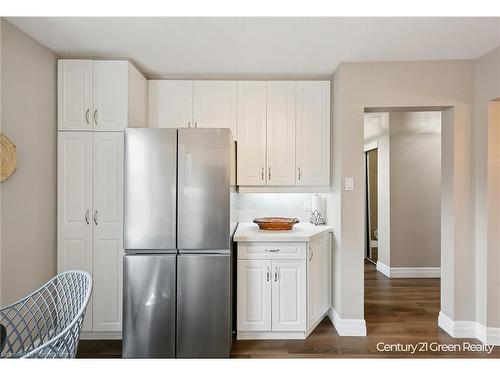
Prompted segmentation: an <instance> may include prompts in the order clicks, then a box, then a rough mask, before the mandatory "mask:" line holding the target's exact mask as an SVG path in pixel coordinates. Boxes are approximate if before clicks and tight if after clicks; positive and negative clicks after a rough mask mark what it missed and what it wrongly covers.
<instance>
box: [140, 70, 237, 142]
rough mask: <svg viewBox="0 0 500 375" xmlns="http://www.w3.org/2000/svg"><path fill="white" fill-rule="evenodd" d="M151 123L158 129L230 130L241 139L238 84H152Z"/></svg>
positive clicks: (150, 93)
mask: <svg viewBox="0 0 500 375" xmlns="http://www.w3.org/2000/svg"><path fill="white" fill-rule="evenodd" d="M149 123H150V126H151V127H158V128H182V127H188V128H229V129H231V132H232V133H233V138H234V139H236V137H237V129H236V123H237V83H236V81H181V80H179V81H175V80H151V81H149Z"/></svg>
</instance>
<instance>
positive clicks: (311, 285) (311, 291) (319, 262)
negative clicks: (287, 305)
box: [307, 235, 331, 328]
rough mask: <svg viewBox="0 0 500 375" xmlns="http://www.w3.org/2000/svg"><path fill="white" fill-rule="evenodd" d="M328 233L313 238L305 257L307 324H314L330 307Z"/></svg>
mask: <svg viewBox="0 0 500 375" xmlns="http://www.w3.org/2000/svg"><path fill="white" fill-rule="evenodd" d="M329 254H330V252H329V235H326V236H322V237H321V238H320V239H317V240H313V241H311V242H310V243H309V246H308V255H307V256H308V258H307V306H308V313H307V326H308V328H309V327H311V326H312V325H313V324H315V323H316V322H317V321H318V320H319V319H320V318H321V317H322V316H323V314H324V313H325V312H327V311H328V309H329V307H330V267H331V263H330V256H329Z"/></svg>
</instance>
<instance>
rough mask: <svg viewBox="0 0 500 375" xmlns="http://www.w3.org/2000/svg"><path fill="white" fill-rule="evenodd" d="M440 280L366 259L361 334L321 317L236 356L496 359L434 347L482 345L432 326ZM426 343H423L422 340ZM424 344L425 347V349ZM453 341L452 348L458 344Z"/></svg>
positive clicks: (106, 354)
mask: <svg viewBox="0 0 500 375" xmlns="http://www.w3.org/2000/svg"><path fill="white" fill-rule="evenodd" d="M439 290H440V285H439V279H389V278H387V277H385V276H384V275H382V274H380V273H379V272H377V271H376V270H375V266H374V265H373V264H371V263H369V262H367V263H366V264H365V320H366V324H367V333H368V335H367V336H366V337H346V336H344V337H341V336H339V335H338V334H337V331H336V330H335V328H334V327H333V325H332V324H331V322H330V320H329V319H328V318H325V319H324V320H323V321H322V322H321V323H320V324H319V326H318V327H317V328H316V329H315V330H314V332H313V333H312V334H311V335H310V336H309V337H308V338H307V339H306V340H259V341H253V340H252V341H237V340H234V342H233V350H232V357H235V358H346V357H350V358H380V357H390V358H413V357H415V358H432V357H447V358H472V357H474V358H478V357H479V358H500V347H495V349H494V350H493V351H492V353H491V354H487V353H485V352H472V351H463V350H455V351H444V350H443V349H444V348H442V347H441V348H440V349H441V350H437V351H433V350H432V349H436V345H440V344H458V346H459V347H460V349H463V345H464V342H468V343H471V344H475V345H478V344H481V342H480V341H478V340H475V339H453V338H451V337H450V336H448V334H447V333H446V332H444V331H443V330H442V329H441V328H439V327H438V325H437V318H438V314H439V299H440V297H439ZM380 342H383V343H385V344H398V343H399V344H401V345H402V346H403V349H409V347H408V346H407V345H409V344H412V345H417V346H418V345H419V344H420V343H423V344H420V346H419V348H420V349H427V350H423V351H417V352H415V353H414V354H411V353H409V352H407V351H386V352H380V351H378V350H377V344H378V343H380ZM425 343H427V344H425ZM425 345H427V348H425ZM458 346H457V347H458ZM120 354H121V342H120V341H116V340H115V341H111V340H106V341H96V340H92V341H80V346H79V348H78V357H82V358H113V357H120Z"/></svg>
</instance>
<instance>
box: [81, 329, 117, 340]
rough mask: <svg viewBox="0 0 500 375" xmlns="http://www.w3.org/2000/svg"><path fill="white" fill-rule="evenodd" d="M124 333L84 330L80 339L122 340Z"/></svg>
mask: <svg viewBox="0 0 500 375" xmlns="http://www.w3.org/2000/svg"><path fill="white" fill-rule="evenodd" d="M121 339H122V333H121V331H119V332H90V331H82V333H81V334H80V340H121Z"/></svg>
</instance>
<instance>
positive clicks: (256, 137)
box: [237, 81, 266, 186]
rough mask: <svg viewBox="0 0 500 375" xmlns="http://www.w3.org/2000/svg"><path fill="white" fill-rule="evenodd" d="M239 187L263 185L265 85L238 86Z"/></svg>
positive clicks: (264, 181) (262, 83)
mask: <svg viewBox="0 0 500 375" xmlns="http://www.w3.org/2000/svg"><path fill="white" fill-rule="evenodd" d="M238 136H239V138H238V151H237V155H238V162H237V168H238V177H237V181H238V184H239V185H257V186H258V185H265V184H266V82H264V81H255V82H251V81H240V82H238Z"/></svg>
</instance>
